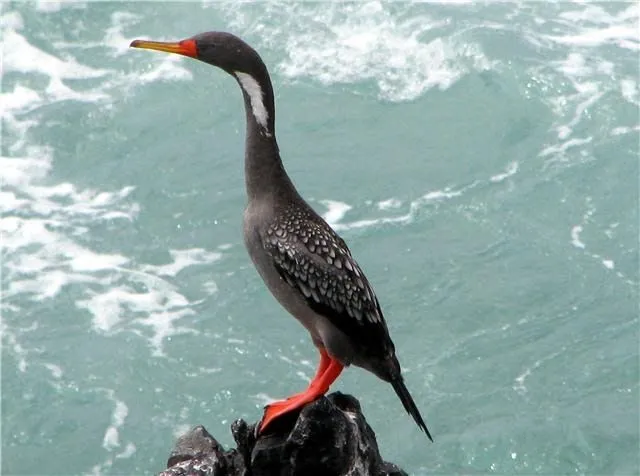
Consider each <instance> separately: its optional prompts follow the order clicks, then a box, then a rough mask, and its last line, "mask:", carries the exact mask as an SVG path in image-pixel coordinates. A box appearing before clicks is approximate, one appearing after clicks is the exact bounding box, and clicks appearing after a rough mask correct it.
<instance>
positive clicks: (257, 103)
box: [235, 64, 295, 200]
mask: <svg viewBox="0 0 640 476" xmlns="http://www.w3.org/2000/svg"><path fill="white" fill-rule="evenodd" d="M260 66H261V67H260V68H257V70H254V71H257V72H256V73H254V74H252V75H249V74H246V73H236V74H235V75H236V78H237V79H238V83H239V84H240V87H241V88H242V93H243V97H244V106H245V111H246V116H247V132H246V141H245V182H246V187H247V196H248V198H249V200H254V199H257V198H265V197H269V196H281V195H283V194H287V193H291V192H295V189H294V187H293V184H292V183H291V180H290V179H289V177H288V176H287V173H286V171H285V170H284V166H283V165H282V160H281V159H280V152H279V150H278V144H277V142H276V135H275V105H274V98H273V87H272V86H271V80H270V78H269V74H268V72H267V69H266V67H265V66H264V64H262V65H260Z"/></svg>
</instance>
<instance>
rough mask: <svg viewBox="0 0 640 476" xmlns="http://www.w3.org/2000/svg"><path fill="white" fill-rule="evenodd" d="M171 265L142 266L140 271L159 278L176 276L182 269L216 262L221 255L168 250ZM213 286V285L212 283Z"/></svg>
mask: <svg viewBox="0 0 640 476" xmlns="http://www.w3.org/2000/svg"><path fill="white" fill-rule="evenodd" d="M169 254H170V255H171V258H172V259H173V263H169V264H164V265H148V264H147V265H144V266H142V267H141V269H142V271H146V272H150V273H152V274H156V275H159V276H176V275H177V274H178V273H179V272H180V271H182V270H183V269H185V268H187V267H189V266H193V265H198V264H211V263H214V262H215V261H218V260H219V259H220V258H221V257H222V254H221V253H219V252H216V251H207V250H204V249H202V248H193V249H186V250H169ZM214 284H215V283H214Z"/></svg>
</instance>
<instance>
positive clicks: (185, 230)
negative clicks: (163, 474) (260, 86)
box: [0, 1, 640, 475]
mask: <svg viewBox="0 0 640 476" xmlns="http://www.w3.org/2000/svg"><path fill="white" fill-rule="evenodd" d="M1 9H2V10H1V24H2V93H1V96H0V110H1V114H2V154H1V155H2V158H1V159H0V179H1V181H2V183H1V191H0V207H1V209H2V219H1V222H0V232H1V240H2V268H1V271H2V301H1V311H2V325H1V329H2V389H1V391H2V431H1V440H2V447H1V448H2V454H1V456H2V467H1V469H2V473H3V474H7V475H10V474H61V475H62V474H64V475H70V474H152V473H154V472H158V471H160V470H161V469H163V468H164V465H165V463H166V460H167V458H168V456H169V453H170V451H171V449H172V445H173V443H174V441H175V438H176V437H177V436H179V435H180V434H181V433H183V432H184V431H185V430H186V429H188V428H190V427H191V426H193V425H196V424H203V425H205V426H206V428H207V429H208V430H209V431H210V432H211V433H212V434H213V435H214V436H215V437H216V438H218V439H219V440H220V441H221V442H222V443H223V444H224V445H226V446H228V445H231V444H232V443H233V440H232V438H231V434H230V431H229V425H230V424H231V422H232V421H233V420H234V419H236V418H245V419H247V420H248V421H249V422H253V421H256V420H257V419H258V418H260V416H261V412H262V406H263V405H264V404H265V403H266V402H268V401H269V400H270V399H276V398H282V397H285V396H287V395H288V394H291V393H293V392H296V391H299V390H302V389H303V388H304V387H305V386H306V384H307V381H308V379H309V378H310V377H311V376H312V375H313V372H314V369H315V365H316V360H317V354H316V351H315V349H314V348H313V346H312V345H311V342H310V340H309V338H308V336H307V334H306V332H305V331H304V329H303V328H302V326H300V325H299V324H298V323H297V322H296V321H295V320H294V319H292V318H291V317H289V316H288V315H287V314H286V312H285V311H284V310H283V309H281V308H280V307H279V305H278V304H277V303H276V302H275V300H274V299H273V298H272V297H271V296H270V295H269V293H268V292H267V290H266V288H265V287H264V285H263V284H262V282H261V281H260V278H259V277H258V275H257V273H256V271H255V270H254V268H253V267H252V265H251V264H250V261H249V258H248V256H247V253H246V251H245V249H244V245H243V243H242V236H241V220H242V210H243V207H244V204H245V200H246V199H245V191H244V181H243V164H242V158H243V153H244V151H243V146H244V127H245V125H244V119H245V118H244V111H243V110H242V100H241V94H240V90H239V88H238V86H237V84H236V83H235V82H234V81H233V79H232V78H231V77H229V76H227V75H226V74H225V73H223V72H222V71H219V70H216V69H214V68H212V67H210V66H208V65H206V64H204V63H199V62H197V61H193V60H189V59H187V58H181V57H172V56H171V55H165V54H161V53H157V52H151V51H142V50H130V49H129V48H128V45H129V42H130V41H131V40H133V39H135V38H144V39H155V40H179V39H183V38H186V37H189V36H191V35H193V34H196V33H199V32H203V31H208V30H227V31H231V32H234V33H236V34H238V35H239V36H241V37H243V38H244V39H245V40H247V41H248V42H249V43H250V44H252V45H253V46H254V47H255V48H256V49H257V50H258V51H259V52H260V53H261V55H262V56H263V58H264V60H265V62H266V64H267V65H268V67H269V69H270V71H271V73H272V78H273V82H274V87H275V90H276V104H277V116H276V117H277V122H276V131H277V136H278V141H279V145H280V148H281V152H282V156H283V159H284V162H285V166H286V168H287V170H288V171H289V173H290V175H291V177H292V179H293V180H294V182H295V183H296V185H297V186H298V187H299V190H300V191H301V193H302V195H303V196H304V197H306V198H307V199H308V200H309V202H310V204H311V205H312V206H313V207H314V208H315V209H316V210H318V211H319V212H320V213H322V214H323V216H324V217H325V218H326V219H327V220H328V221H329V222H330V223H331V224H332V225H333V226H334V227H335V229H336V230H337V231H338V232H339V233H340V234H341V235H342V236H343V237H344V238H345V240H346V241H347V242H348V243H349V245H350V247H351V249H352V252H353V254H354V256H355V257H356V258H357V259H358V261H359V263H360V264H361V266H362V267H363V269H364V270H365V272H366V274H367V276H368V277H369V279H370V281H371V283H372V285H373V286H374V288H375V289H376V292H377V294H378V297H379V299H380V302H381V305H382V308H383V311H384V313H385V315H386V318H387V321H388V324H389V328H390V331H391V335H392V338H393V339H394V341H395V344H396V347H397V349H398V354H399V357H400V360H401V363H402V365H403V367H404V372H405V376H406V379H407V383H408V386H409V388H410V390H411V392H412V394H413V395H414V398H415V399H416V401H417V403H418V406H419V407H420V408H421V410H422V413H423V415H424V416H425V419H426V421H427V424H428V426H429V428H430V430H431V432H432V434H433V435H434V438H435V443H434V444H430V443H429V442H428V441H427V439H426V438H425V436H424V435H423V434H422V433H421V432H420V431H419V430H418V428H417V427H416V426H415V424H414V423H413V421H412V420H411V419H410V417H409V416H408V415H406V414H405V412H404V410H403V409H402V406H401V404H400V402H399V401H398V399H397V397H396V396H395V394H394V392H393V390H392V389H391V387H390V386H389V385H387V384H385V383H384V382H382V381H380V380H378V379H377V378H375V377H374V376H372V375H370V374H368V373H366V372H365V371H363V370H361V369H357V368H352V369H349V370H348V371H346V372H345V373H344V374H343V377H342V378H341V379H340V380H339V381H338V382H337V383H336V384H335V385H334V387H333V389H334V390H340V391H343V392H347V393H352V394H354V395H355V396H357V397H358V398H359V399H360V401H361V403H362V407H363V411H364V413H365V415H366V417H367V419H368V422H369V423H370V425H371V426H372V427H373V429H374V430H375V431H376V433H377V436H378V442H379V445H380V448H381V453H382V455H383V457H384V458H385V459H387V460H389V461H392V462H394V463H396V464H398V465H399V466H401V467H402V468H404V469H405V470H406V471H407V472H409V473H410V474H415V475H429V474H489V473H493V474H505V475H507V474H508V475H512V474H534V473H537V474H574V473H575V474H616V475H635V474H638V473H639V472H640V462H639V456H638V448H639V436H638V435H639V421H640V419H639V418H640V415H639V392H638V390H639V380H640V377H639V376H640V366H639V355H638V344H639V332H638V330H639V327H638V326H639V322H638V310H639V307H638V290H639V288H638V285H639V281H640V276H639V256H638V245H639V239H638V218H639V213H640V211H639V207H638V198H639V197H638V187H639V170H638V168H639V156H638V147H639V137H640V120H639V117H638V115H639V105H640V97H639V89H638V75H639V52H640V33H639V31H640V30H639V16H640V9H639V7H638V3H631V2H600V3H595V2H583V1H576V2H573V1H558V2H546V1H545V2H542V1H540V2H534V1H520V2H500V3H497V2H489V3H467V2H452V3H414V2H397V3H395V2H394V3H385V2H376V1H367V2H358V3H329V2H321V3H315V2H314V3H311V2H281V1H277V2H268V3H267V2H255V3H251V2H242V3H240V2H226V3H221V2H210V3H209V2H207V3H159V2H153V3H146V2H135V3H130V2H104V3H93V2H84V3H68V2H52V1H40V2H29V3H25V2H14V3H11V2H3V3H2V5H1Z"/></svg>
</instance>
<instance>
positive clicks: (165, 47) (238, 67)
mask: <svg viewBox="0 0 640 476" xmlns="http://www.w3.org/2000/svg"><path fill="white" fill-rule="evenodd" d="M130 46H131V47H133V48H144V49H148V50H157V51H164V52H166V53H175V54H179V55H183V56H188V57H190V58H195V59H197V60H200V61H204V62H205V63H209V64H211V65H213V66H217V67H218V68H221V69H223V70H225V71H226V72H228V73H229V74H232V75H235V74H237V73H246V74H250V75H252V76H256V75H259V74H261V73H262V71H261V70H262V69H263V68H264V65H263V63H262V60H261V59H260V56H259V55H258V53H257V52H256V51H255V50H254V49H253V48H251V47H250V46H249V45H248V44H246V43H245V42H244V41H242V40H241V39H240V38H238V37H237V36H235V35H232V34H231V33H226V32H221V31H209V32H206V33H199V34H197V35H195V36H192V37H191V38H188V39H186V40H182V41H177V42H164V41H147V40H134V41H132V42H131V45H130Z"/></svg>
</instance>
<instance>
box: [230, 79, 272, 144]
mask: <svg viewBox="0 0 640 476" xmlns="http://www.w3.org/2000/svg"><path fill="white" fill-rule="evenodd" d="M235 75H236V77H237V78H238V81H240V86H241V87H242V89H244V91H245V92H246V93H247V94H248V95H249V99H250V100H251V112H253V117H255V118H256V121H257V122H258V124H260V125H261V126H262V127H263V128H264V130H265V131H266V132H267V133H268V132H269V131H268V130H267V121H268V119H269V114H268V113H267V108H266V107H264V96H263V95H262V88H261V87H260V84H259V83H258V81H256V80H255V78H254V77H253V76H251V75H250V74H247V73H240V72H236V73H235Z"/></svg>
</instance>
